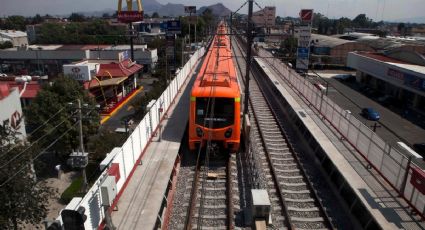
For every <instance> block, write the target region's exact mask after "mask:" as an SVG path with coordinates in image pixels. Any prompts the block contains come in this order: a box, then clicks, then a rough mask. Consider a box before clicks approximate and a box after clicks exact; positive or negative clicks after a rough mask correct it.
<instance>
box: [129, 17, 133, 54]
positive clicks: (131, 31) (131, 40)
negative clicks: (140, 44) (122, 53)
mask: <svg viewBox="0 0 425 230" xmlns="http://www.w3.org/2000/svg"><path fill="white" fill-rule="evenodd" d="M129 28H130V52H131V61H134V47H133V23H131V22H130V23H129Z"/></svg>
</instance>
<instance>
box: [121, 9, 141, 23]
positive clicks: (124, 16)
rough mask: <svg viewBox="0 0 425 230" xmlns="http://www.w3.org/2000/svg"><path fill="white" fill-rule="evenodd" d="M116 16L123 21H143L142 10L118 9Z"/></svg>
mask: <svg viewBox="0 0 425 230" xmlns="http://www.w3.org/2000/svg"><path fill="white" fill-rule="evenodd" d="M117 18H118V21H120V22H124V23H129V22H138V21H143V11H140V12H139V11H119V12H118V15H117Z"/></svg>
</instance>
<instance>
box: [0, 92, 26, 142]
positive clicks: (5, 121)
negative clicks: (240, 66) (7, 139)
mask: <svg viewBox="0 0 425 230" xmlns="http://www.w3.org/2000/svg"><path fill="white" fill-rule="evenodd" d="M0 108H1V109H0V125H1V126H4V125H8V126H11V124H12V119H13V118H12V115H13V114H15V117H19V116H20V117H21V120H20V122H18V123H17V124H18V126H17V128H16V129H15V130H16V131H17V132H19V133H20V135H19V138H20V139H24V138H25V137H26V135H27V134H26V132H25V122H24V118H23V116H24V115H23V113H22V108H21V101H20V97H19V89H18V88H12V90H11V92H10V94H9V95H8V96H7V97H5V98H3V99H1V100H0ZM16 115H18V116H16ZM18 120H19V119H17V121H18Z"/></svg>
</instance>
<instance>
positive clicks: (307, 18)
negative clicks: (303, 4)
mask: <svg viewBox="0 0 425 230" xmlns="http://www.w3.org/2000/svg"><path fill="white" fill-rule="evenodd" d="M300 19H301V21H302V22H308V23H311V21H313V10H312V9H302V10H301V11H300Z"/></svg>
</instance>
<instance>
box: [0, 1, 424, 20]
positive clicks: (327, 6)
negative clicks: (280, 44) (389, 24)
mask: <svg viewBox="0 0 425 230" xmlns="http://www.w3.org/2000/svg"><path fill="white" fill-rule="evenodd" d="M0 1H1V3H2V4H1V5H2V7H1V8H0V15H1V16H2V17H3V16H9V15H23V16H34V15H36V14H40V15H45V14H50V15H67V14H70V13H72V12H91V11H102V10H105V9H113V10H115V9H116V8H117V3H118V0H97V1H86V0H72V1H71V0H30V1H28V0H0ZM157 1H158V2H159V3H161V4H166V3H168V2H170V3H175V4H184V5H193V1H190V0H175V1H171V0H157ZM123 2H124V4H125V1H123ZM243 2H244V0H235V1H228V2H226V3H223V4H224V5H225V6H226V7H227V8H229V9H230V10H236V9H238V8H239V7H240V6H241V5H242V4H243ZM256 2H257V3H258V4H259V5H260V6H262V7H264V6H276V11H277V12H276V14H277V15H278V16H281V17H286V16H292V17H297V15H298V12H299V11H300V9H303V8H308V9H314V11H315V12H318V13H321V14H323V15H325V16H327V17H328V18H340V17H348V18H354V17H355V16H357V15H358V14H361V13H365V14H366V15H367V16H368V17H369V18H371V19H373V20H374V21H381V20H384V21H394V20H403V19H412V18H424V22H425V13H424V12H425V1H424V0H406V1H401V0H372V1H370V0H319V1H318V0H303V1H301V2H297V3H294V2H293V0H257V1H256ZM216 3H220V2H219V1H216V0H199V1H196V4H195V5H196V6H197V7H198V8H199V7H201V6H208V5H212V4H216ZM142 4H143V0H142ZM22 6H25V7H22ZM254 10H259V8H258V7H257V6H256V5H255V4H254ZM246 11H247V7H246V6H245V7H244V8H242V9H241V10H240V11H239V12H241V13H246Z"/></svg>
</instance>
